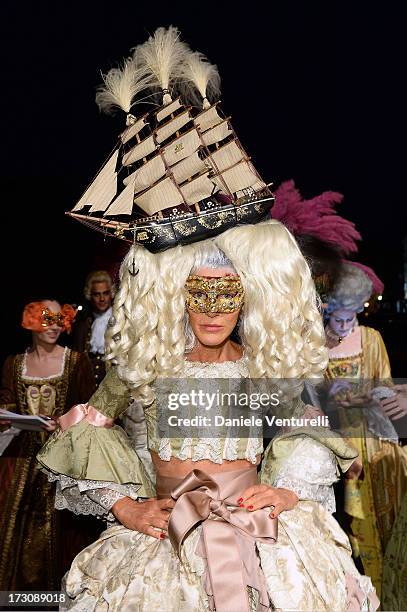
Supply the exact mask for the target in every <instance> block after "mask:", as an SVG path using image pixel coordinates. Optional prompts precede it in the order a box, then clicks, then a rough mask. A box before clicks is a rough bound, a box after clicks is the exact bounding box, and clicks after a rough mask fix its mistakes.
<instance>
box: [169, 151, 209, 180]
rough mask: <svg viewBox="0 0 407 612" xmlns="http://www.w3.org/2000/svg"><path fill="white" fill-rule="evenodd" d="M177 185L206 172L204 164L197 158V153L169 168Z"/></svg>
mask: <svg viewBox="0 0 407 612" xmlns="http://www.w3.org/2000/svg"><path fill="white" fill-rule="evenodd" d="M170 170H171V172H172V174H173V176H174V178H175V180H176V181H177V183H183V182H184V181H186V180H187V179H189V178H190V177H191V176H194V175H195V174H201V173H202V172H203V171H204V170H207V166H206V164H205V162H204V161H203V160H202V159H201V158H200V157H199V155H198V152H195V153H193V154H192V155H190V156H189V157H186V158H185V159H184V160H182V161H180V162H178V163H177V164H175V166H172V167H171V168H170Z"/></svg>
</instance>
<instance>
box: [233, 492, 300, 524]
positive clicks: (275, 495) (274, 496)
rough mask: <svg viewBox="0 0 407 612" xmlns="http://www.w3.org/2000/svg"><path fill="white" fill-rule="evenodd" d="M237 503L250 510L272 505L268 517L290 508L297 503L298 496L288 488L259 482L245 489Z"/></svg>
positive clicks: (273, 516) (275, 515)
mask: <svg viewBox="0 0 407 612" xmlns="http://www.w3.org/2000/svg"><path fill="white" fill-rule="evenodd" d="M238 503H239V506H240V507H241V508H246V509H247V510H249V511H250V512H252V511H253V510H259V509H260V508H268V507H269V506H273V509H272V512H271V513H270V518H276V517H277V516H278V515H279V514H280V512H283V511H284V510H292V509H293V508H294V507H295V506H296V505H297V504H298V496H297V495H296V494H295V493H293V491H289V490H288V489H277V488H275V487H270V486H269V485H263V484H259V485H254V486H253V487H249V488H248V489H246V491H244V493H243V495H242V497H241V498H240V499H239V500H238Z"/></svg>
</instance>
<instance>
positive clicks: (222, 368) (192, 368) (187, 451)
mask: <svg viewBox="0 0 407 612" xmlns="http://www.w3.org/2000/svg"><path fill="white" fill-rule="evenodd" d="M248 377H249V369H248V366H247V360H246V358H244V357H242V358H241V359H239V360H237V361H224V362H222V363H202V362H195V361H185V365H184V370H183V372H182V375H181V376H180V377H179V379H180V384H179V387H178V385H177V384H176V383H175V385H174V387H173V388H172V390H173V391H174V393H177V392H179V393H182V391H183V390H185V384H184V382H183V379H194V380H204V379H210V380H216V379H225V381H226V380H227V383H225V386H226V390H231V389H232V388H233V385H234V381H239V380H241V379H242V378H248ZM157 401H159V400H157ZM165 409H166V407H165ZM144 412H145V418H146V423H147V433H148V447H149V449H150V450H152V451H154V452H156V453H157V454H158V456H159V457H160V459H162V460H163V461H170V459H171V457H176V458H177V459H181V460H186V459H190V460H192V461H201V460H203V459H208V460H209V461H212V462H213V463H222V462H223V461H225V460H226V461H235V460H236V459H246V460H247V461H249V462H250V463H253V464H255V463H256V461H257V455H259V454H260V453H262V452H263V441H262V438H259V437H256V436H253V437H251V436H250V437H246V438H237V437H233V438H232V437H225V438H221V437H203V436H199V437H184V438H176V437H169V436H168V437H167V436H165V435H162V433H161V435H160V432H159V429H158V428H157V405H156V403H155V404H153V405H152V406H151V407H148V408H145V409H144ZM193 431H195V430H193ZM210 431H211V432H213V431H214V430H213V427H212V429H211V430H210Z"/></svg>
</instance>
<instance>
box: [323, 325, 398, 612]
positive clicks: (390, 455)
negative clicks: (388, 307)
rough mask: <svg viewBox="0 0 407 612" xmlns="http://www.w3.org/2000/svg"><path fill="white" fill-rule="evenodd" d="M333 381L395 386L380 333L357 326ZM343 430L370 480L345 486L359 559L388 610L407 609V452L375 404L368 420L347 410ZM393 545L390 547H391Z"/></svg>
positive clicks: (332, 357) (333, 366) (332, 367)
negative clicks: (400, 536)
mask: <svg viewBox="0 0 407 612" xmlns="http://www.w3.org/2000/svg"><path fill="white" fill-rule="evenodd" d="M327 378H329V379H330V380H334V379H341V378H345V379H348V380H352V379H353V380H355V382H357V381H360V384H359V385H356V387H355V388H356V391H358V390H361V391H363V389H366V388H368V389H372V388H373V387H374V386H375V385H379V386H381V385H388V384H391V371H390V362H389V358H388V355H387V351H386V347H385V345H384V342H383V339H382V337H381V335H380V333H379V332H378V331H377V330H375V329H372V328H370V327H365V326H362V325H361V326H357V327H356V329H355V331H354V332H353V333H352V334H351V335H350V336H349V337H348V338H346V339H345V340H344V341H343V342H342V343H341V344H340V345H338V346H337V347H335V349H331V350H330V352H329V365H328V369H327ZM341 414H342V419H341V420H342V429H343V430H344V431H346V434H347V436H348V437H349V441H350V442H351V444H352V445H353V446H354V447H355V448H356V449H357V450H358V453H359V456H360V457H361V459H362V462H363V469H364V477H363V479H359V480H345V512H346V513H347V514H348V515H349V516H350V517H351V523H350V529H351V533H350V538H351V542H352V547H353V551H354V554H355V555H356V556H360V558H361V561H362V563H363V567H364V570H365V572H366V574H368V575H369V576H370V577H371V579H372V582H373V584H374V586H375V588H376V591H377V593H378V595H379V597H380V599H381V601H382V604H383V606H384V609H386V610H404V609H407V593H406V585H407V552H406V550H405V547H404V550H403V547H402V546H400V543H399V542H398V540H397V538H396V537H395V535H394V534H393V529H394V527H395V526H396V525H397V527H396V531H395V533H400V532H401V531H404V532H405V531H406V530H407V496H406V492H407V452H406V450H405V448H403V447H401V446H399V445H398V443H397V441H396V440H397V438H396V439H395V440H394V439H392V431H393V434H394V435H395V432H394V430H393V427H392V425H391V422H390V421H389V419H388V418H387V417H385V416H383V414H382V413H381V410H380V408H379V407H378V406H377V405H375V404H374V403H371V404H370V405H369V406H367V407H366V408H364V414H365V418H363V419H361V418H360V410H359V409H358V410H357V417H356V419H354V418H353V419H352V416H351V415H352V409H349V408H348V409H342V411H341ZM390 542H391V544H390V545H389V543H390Z"/></svg>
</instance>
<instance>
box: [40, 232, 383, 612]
mask: <svg viewBox="0 0 407 612" xmlns="http://www.w3.org/2000/svg"><path fill="white" fill-rule="evenodd" d="M270 245H271V246H270ZM134 270H136V272H137V273H136V274H135V275H134V274H133V272H134ZM265 304H266V305H267V307H265ZM113 314H114V318H115V324H114V326H113V327H112V328H111V342H110V353H109V357H110V359H112V358H114V359H115V360H116V362H117V367H112V368H111V369H110V370H109V372H108V374H107V376H106V378H105V380H104V381H103V382H102V384H101V385H100V387H99V389H98V391H97V392H96V393H95V394H94V395H93V397H92V398H91V400H90V401H89V404H88V405H87V406H79V407H74V408H73V409H72V410H71V411H70V412H68V413H67V414H66V415H64V416H63V417H61V418H60V419H59V424H60V427H61V430H60V431H59V432H57V433H55V434H54V435H53V436H52V438H51V439H50V440H49V442H48V443H47V445H46V446H45V447H44V448H43V449H42V450H41V452H40V453H39V455H38V459H39V461H40V463H41V465H42V467H43V469H46V470H47V471H48V472H49V474H50V475H51V478H52V479H57V480H58V491H59V495H65V496H66V498H67V499H68V500H70V502H71V503H72V504H73V509H74V510H75V511H78V509H80V506H81V505H83V506H86V505H88V502H89V500H88V499H86V498H87V497H88V496H90V498H91V499H92V500H93V501H92V503H94V505H95V513H97V514H98V515H103V513H104V514H105V516H107V518H108V519H110V520H112V521H115V524H114V525H113V526H112V527H110V528H109V529H107V530H106V531H105V532H104V533H103V534H102V536H101V538H100V539H99V540H98V541H97V542H95V543H94V544H93V545H91V546H89V547H88V548H87V549H85V550H84V551H83V552H82V553H81V554H79V555H78V556H77V558H76V559H75V561H74V563H73V565H72V567H71V570H70V572H69V573H68V574H67V576H66V578H65V581H64V589H65V591H66V593H67V595H68V596H69V604H68V605H67V608H70V609H73V610H87V611H91V610H100V611H101V610H109V611H113V610H123V609H132V608H134V609H139V610H151V611H154V610H157V611H159V610H163V609H165V610H168V611H170V610H197V611H199V610H202V611H203V610H208V609H216V610H217V612H220V611H226V610H227V611H229V610H232V609H233V610H239V611H240V610H242V611H243V610H256V609H257V610H262V611H265V610H271V609H274V608H282V609H284V610H289V609H291V610H299V609H301V610H339V609H343V608H344V604H345V608H346V607H347V609H355V610H356V609H357V610H361V609H366V610H368V609H375V607H376V601H375V595H374V590H373V589H372V586H371V583H370V579H369V578H367V577H365V576H360V575H359V573H358V572H357V570H356V568H355V566H354V564H353V561H352V559H351V550H350V546H349V542H348V540H347V537H346V536H345V534H344V533H343V532H342V531H341V529H340V528H339V526H338V524H337V523H336V521H335V520H334V519H333V518H332V516H331V513H332V512H333V511H334V496H333V492H332V483H333V482H334V481H335V480H336V479H337V477H338V473H339V468H341V469H342V470H346V469H348V468H349V466H350V465H351V464H352V463H353V461H354V459H355V457H356V453H355V452H354V451H352V450H351V449H350V448H349V446H348V445H347V444H346V443H345V442H344V441H343V440H342V439H341V438H339V437H335V436H334V434H333V433H330V434H329V437H327V432H326V431H325V430H324V431H321V430H319V429H318V428H316V429H314V430H312V431H310V430H309V429H308V430H307V429H305V430H304V429H293V430H291V431H286V432H285V433H283V434H280V435H278V436H276V437H275V438H274V439H273V440H272V442H271V444H270V446H269V447H268V448H267V449H266V450H265V452H264V450H263V446H262V440H261V438H259V437H246V438H224V439H222V438H214V437H208V438H203V439H198V438H193V437H190V438H186V437H184V438H171V437H162V436H161V437H160V436H159V434H158V431H157V418H158V417H157V401H158V400H157V396H158V394H159V391H160V380H159V379H160V378H162V379H167V378H170V379H186V381H188V380H189V379H202V380H201V382H203V381H204V380H205V379H210V378H216V379H223V378H228V379H241V378H246V377H249V376H251V377H252V378H274V379H276V378H281V377H285V378H294V377H295V378H297V377H315V376H318V375H321V373H322V372H323V370H324V367H325V365H326V352H325V348H324V335H323V327H322V322H321V318H320V314H319V312H318V309H317V298H316V294H315V289H314V285H313V282H312V279H311V274H310V270H309V268H308V266H307V264H306V262H305V260H304V258H303V256H302V255H301V252H300V251H299V248H298V246H297V245H296V243H295V240H294V239H293V238H292V236H291V235H290V233H289V232H288V230H287V229H286V228H284V226H282V225H281V224H280V223H278V222H276V221H268V222H266V223H261V224H259V225H256V226H246V227H238V228H234V229H230V230H227V231H226V232H225V233H224V234H221V235H219V236H218V237H216V238H215V239H214V240H207V241H204V242H201V243H197V244H194V245H190V246H187V247H177V248H176V249H171V250H168V251H165V252H163V253H159V254H155V255H152V254H150V253H148V252H147V251H146V250H145V249H143V248H142V247H139V246H135V247H133V248H132V249H131V251H130V253H129V255H128V256H127V257H126V259H125V260H124V262H123V265H122V269H121V286H120V289H119V292H118V294H117V296H116V299H115V303H114V313H113ZM239 319H240V325H239V333H240V338H241V341H242V345H238V344H235V343H234V342H232V341H231V340H230V335H231V333H232V331H233V329H234V328H235V326H236V324H237V322H238V320H239ZM181 388H182V387H181ZM299 393H300V390H299V391H297V394H296V395H295V396H294V397H292V398H291V399H286V400H284V401H283V402H282V409H283V411H284V414H285V415H286V416H289V415H290V416H301V415H303V414H304V412H305V410H306V408H305V406H304V405H303V403H302V402H301V400H300V399H299V397H298V394H299ZM131 399H134V400H137V401H138V402H140V403H141V404H142V405H143V407H144V412H145V417H146V422H147V429H148V446H149V450H150V453H151V457H152V460H153V463H154V466H155V470H156V483H155V484H154V483H152V482H151V481H150V480H149V478H148V477H147V475H146V472H145V470H144V469H143V465H142V463H141V462H140V461H139V459H138V457H137V455H136V454H135V452H134V451H133V450H132V448H131V446H130V444H129V441H128V439H127V437H126V436H125V434H124V432H123V431H122V430H121V429H120V428H119V427H117V426H115V425H114V419H115V418H117V417H118V416H120V414H121V413H123V412H124V411H125V410H126V409H127V407H128V405H129V402H130V401H131ZM260 462H261V472H260V482H258V479H257V469H256V467H257V466H258V465H259V464H260ZM96 488H99V489H100V491H101V499H100V501H99V503H98V505H99V507H98V508H96V506H97V502H96V500H95V497H94V494H95V490H96ZM102 492H103V494H102ZM75 503H76V507H75ZM277 517H278V518H277ZM277 522H278V535H277ZM167 534H168V536H169V537H167ZM219 547H220V548H219ZM345 602H346V603H345Z"/></svg>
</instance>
